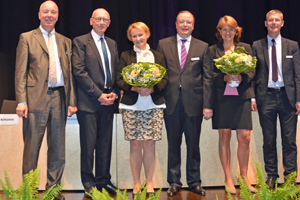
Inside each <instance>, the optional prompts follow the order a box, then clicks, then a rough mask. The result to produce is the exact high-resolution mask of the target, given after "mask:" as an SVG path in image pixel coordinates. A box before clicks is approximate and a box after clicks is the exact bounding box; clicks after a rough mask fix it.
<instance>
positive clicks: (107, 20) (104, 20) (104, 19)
mask: <svg viewBox="0 0 300 200" xmlns="http://www.w3.org/2000/svg"><path fill="white" fill-rule="evenodd" d="M92 18H93V19H94V20H95V21H96V22H101V20H103V22H104V23H108V22H109V20H110V19H107V18H102V17H92Z"/></svg>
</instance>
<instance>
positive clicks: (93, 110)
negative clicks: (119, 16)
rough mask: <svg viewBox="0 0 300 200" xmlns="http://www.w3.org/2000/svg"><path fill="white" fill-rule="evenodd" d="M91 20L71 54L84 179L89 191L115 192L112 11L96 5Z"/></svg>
mask: <svg viewBox="0 0 300 200" xmlns="http://www.w3.org/2000/svg"><path fill="white" fill-rule="evenodd" d="M90 24H91V26H92V27H93V30H92V31H91V32H90V33H88V34H85V35H82V36H79V37H76V38H75V39H74V41H73V56H72V65H73V73H74V77H75V79H76V83H77V99H78V112H77V118H78V122H79V125H80V147H81V181H82V184H83V186H84V188H85V191H86V192H88V193H91V191H92V187H95V186H96V187H97V189H98V190H100V191H101V190H102V188H105V189H106V190H107V191H108V192H109V193H113V194H116V190H117V188H116V187H115V186H114V185H113V184H112V183H111V181H110V179H111V175H110V161H111V148H112V124H113V115H114V101H115V99H116V94H117V93H118V92H117V91H118V90H117V86H116V84H115V76H116V70H117V66H118V62H119V58H118V49H117V43H116V42H115V41H114V40H112V39H110V38H109V37H107V36H106V35H104V33H105V31H106V29H107V28H108V27H109V25H110V15H109V13H108V12H107V11H106V10H105V9H103V8H99V9H96V10H95V11H94V12H93V14H92V17H91V18H90ZM94 152H95V158H96V159H95V162H96V163H95V175H94V173H93V167H94ZM86 197H89V196H87V195H86Z"/></svg>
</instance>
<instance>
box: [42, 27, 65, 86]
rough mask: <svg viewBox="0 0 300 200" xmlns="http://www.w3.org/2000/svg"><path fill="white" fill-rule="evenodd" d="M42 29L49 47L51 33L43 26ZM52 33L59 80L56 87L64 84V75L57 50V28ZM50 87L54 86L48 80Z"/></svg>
mask: <svg viewBox="0 0 300 200" xmlns="http://www.w3.org/2000/svg"><path fill="white" fill-rule="evenodd" d="M40 29H41V31H42V34H43V36H44V39H45V42H46V45H47V47H48V39H49V33H48V32H47V31H45V29H43V28H42V27H41V26H40ZM50 34H51V37H52V41H53V47H54V55H55V63H56V77H57V82H56V85H55V87H59V86H64V77H63V73H62V69H61V65H60V60H59V57H58V50H57V44H56V37H55V29H53V30H52V31H51V33H50ZM48 87H52V86H51V85H50V84H49V82H48Z"/></svg>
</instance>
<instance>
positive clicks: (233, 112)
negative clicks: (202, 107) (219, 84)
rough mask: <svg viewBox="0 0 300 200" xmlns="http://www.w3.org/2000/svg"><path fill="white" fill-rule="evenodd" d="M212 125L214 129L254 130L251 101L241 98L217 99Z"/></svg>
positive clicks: (226, 97)
mask: <svg viewBox="0 0 300 200" xmlns="http://www.w3.org/2000/svg"><path fill="white" fill-rule="evenodd" d="M212 125H213V129H232V130H236V129H247V130H252V116H251V99H241V98H240V97H239V96H223V98H222V99H221V100H218V99H217V98H215V101H214V111H213V117H212Z"/></svg>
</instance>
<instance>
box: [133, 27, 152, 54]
mask: <svg viewBox="0 0 300 200" xmlns="http://www.w3.org/2000/svg"><path fill="white" fill-rule="evenodd" d="M149 36H150V35H149V33H146V32H145V31H144V30H141V29H139V28H133V29H131V40H132V42H133V44H134V45H135V46H137V47H138V48H140V49H142V50H145V49H146V47H147V40H148V38H149Z"/></svg>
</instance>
